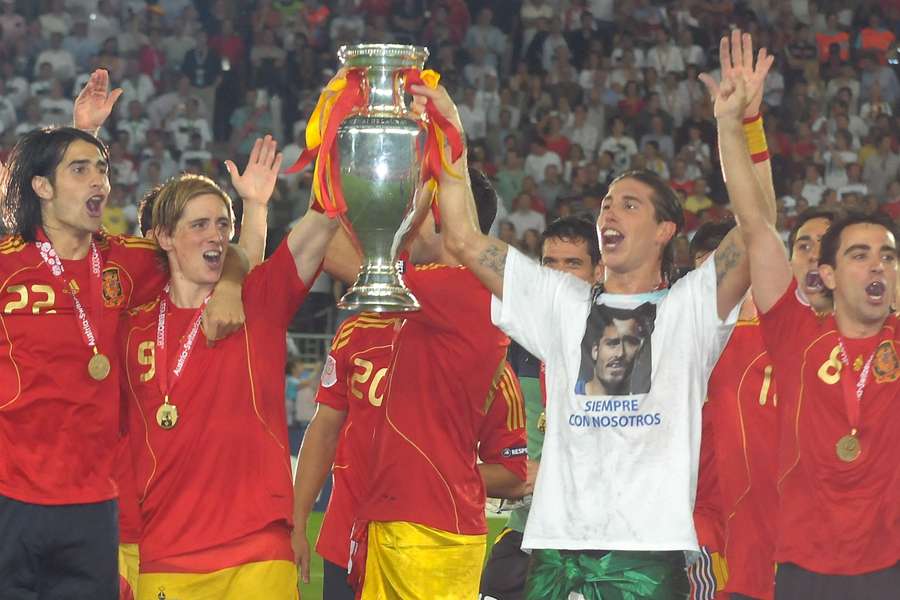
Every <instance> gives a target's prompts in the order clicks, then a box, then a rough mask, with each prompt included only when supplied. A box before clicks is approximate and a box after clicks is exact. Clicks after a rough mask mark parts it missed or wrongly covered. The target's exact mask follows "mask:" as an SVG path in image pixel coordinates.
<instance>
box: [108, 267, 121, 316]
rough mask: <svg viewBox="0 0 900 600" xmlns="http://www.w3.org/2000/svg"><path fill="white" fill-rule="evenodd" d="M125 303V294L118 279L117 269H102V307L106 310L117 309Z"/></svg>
mask: <svg viewBox="0 0 900 600" xmlns="http://www.w3.org/2000/svg"><path fill="white" fill-rule="evenodd" d="M124 303H125V292H124V291H123V290H122V281H121V279H119V269H118V268H117V267H110V268H108V269H103V305H104V306H106V308H117V307H119V306H122V304H124Z"/></svg>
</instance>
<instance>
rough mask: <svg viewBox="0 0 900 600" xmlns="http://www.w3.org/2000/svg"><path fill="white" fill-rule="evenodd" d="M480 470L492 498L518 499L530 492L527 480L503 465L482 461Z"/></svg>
mask: <svg viewBox="0 0 900 600" xmlns="http://www.w3.org/2000/svg"><path fill="white" fill-rule="evenodd" d="M478 471H479V472H480V473H481V479H482V480H483V481H484V488H485V492H486V493H487V495H488V496H489V497H491V498H505V499H507V500H518V499H519V498H521V497H522V496H525V495H526V494H527V493H528V490H527V488H526V486H527V483H526V481H525V480H522V479H519V478H518V477H517V476H516V475H515V474H514V473H513V472H512V471H510V470H509V469H507V468H506V467H504V466H503V465H494V464H488V463H482V464H480V465H478Z"/></svg>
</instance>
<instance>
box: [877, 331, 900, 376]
mask: <svg viewBox="0 0 900 600" xmlns="http://www.w3.org/2000/svg"><path fill="white" fill-rule="evenodd" d="M872 371H873V372H874V373H875V381H877V382H878V383H886V382H890V381H897V379H900V359H898V358H897V351H896V350H895V349H894V342H893V341H891V340H887V341H884V342H881V343H880V344H879V345H878V348H877V349H876V350H875V359H874V360H873V361H872Z"/></svg>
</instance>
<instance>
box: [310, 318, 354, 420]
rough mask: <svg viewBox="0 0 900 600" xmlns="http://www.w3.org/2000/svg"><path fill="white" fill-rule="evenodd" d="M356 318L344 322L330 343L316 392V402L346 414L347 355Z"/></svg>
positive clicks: (348, 406) (347, 406)
mask: <svg viewBox="0 0 900 600" xmlns="http://www.w3.org/2000/svg"><path fill="white" fill-rule="evenodd" d="M356 319H357V317H353V318H351V319H348V320H346V321H344V323H343V324H342V325H341V327H340V328H339V329H338V331H337V333H335V334H334V339H333V340H332V342H331V350H330V351H329V352H328V356H327V357H326V358H325V366H324V367H322V375H321V377H320V379H319V389H318V391H316V402H317V403H318V404H324V405H325V406H328V407H330V408H333V409H334V410H339V411H342V412H347V411H348V410H349V408H350V403H349V401H348V399H347V375H348V373H347V353H346V350H345V349H346V348H347V347H348V346H349V343H350V335H351V334H352V332H353V328H354V326H353V324H354V321H356Z"/></svg>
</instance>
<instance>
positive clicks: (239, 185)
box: [225, 135, 283, 204]
mask: <svg viewBox="0 0 900 600" xmlns="http://www.w3.org/2000/svg"><path fill="white" fill-rule="evenodd" d="M277 148H278V142H276V141H275V140H274V139H272V136H271V135H267V136H266V137H265V138H257V140H256V143H254V144H253V150H251V151H250V158H249V159H248V160H247V166H246V167H245V168H244V172H243V173H240V172H239V171H238V168H237V165H235V164H234V162H232V161H230V160H226V161H225V168H226V169H228V174H229V175H230V176H231V185H233V186H234V189H235V190H237V193H238V195H239V196H240V197H241V198H242V199H243V200H245V201H251V202H259V203H261V204H265V203H267V202H268V201H269V198H271V197H272V192H273V191H274V190H275V183H276V182H277V181H278V172H279V170H280V169H281V161H282V159H283V156H282V154H281V152H277V151H276V150H277Z"/></svg>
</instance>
